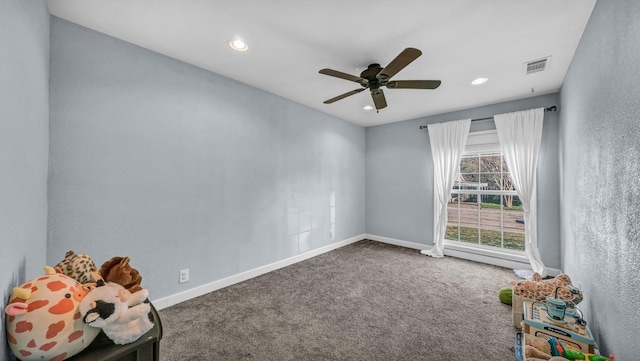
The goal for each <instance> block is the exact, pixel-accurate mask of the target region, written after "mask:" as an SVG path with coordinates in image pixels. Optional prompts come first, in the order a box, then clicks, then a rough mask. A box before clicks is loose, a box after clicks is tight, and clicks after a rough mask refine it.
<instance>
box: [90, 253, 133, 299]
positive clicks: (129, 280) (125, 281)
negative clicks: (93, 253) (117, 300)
mask: <svg viewBox="0 0 640 361" xmlns="http://www.w3.org/2000/svg"><path fill="white" fill-rule="evenodd" d="M129 261H130V259H129V257H113V258H111V259H110V260H108V261H106V262H105V263H104V264H102V267H100V276H102V278H103V279H104V281H105V282H113V283H117V284H119V285H121V286H122V287H124V288H126V289H127V290H128V291H129V292H131V293H134V292H138V291H140V290H141V289H142V286H141V285H140V284H141V283H142V276H140V273H139V272H138V270H136V269H135V268H133V267H131V265H130V264H129Z"/></svg>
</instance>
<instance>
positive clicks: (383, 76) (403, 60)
mask: <svg viewBox="0 0 640 361" xmlns="http://www.w3.org/2000/svg"><path fill="white" fill-rule="evenodd" d="M420 55H422V52H421V51H420V50H418V49H416V48H406V49H404V50H403V51H402V52H401V53H400V54H398V56H396V58H395V59H393V60H392V61H391V62H390V63H389V65H387V66H386V67H385V68H384V69H382V70H380V72H379V73H378V75H377V78H378V79H380V80H389V79H391V77H392V76H394V75H396V74H397V73H398V72H399V71H400V70H402V69H404V67H405V66H407V65H409V64H410V63H411V62H412V61H414V60H416V59H417V58H418V57H419V56H420Z"/></svg>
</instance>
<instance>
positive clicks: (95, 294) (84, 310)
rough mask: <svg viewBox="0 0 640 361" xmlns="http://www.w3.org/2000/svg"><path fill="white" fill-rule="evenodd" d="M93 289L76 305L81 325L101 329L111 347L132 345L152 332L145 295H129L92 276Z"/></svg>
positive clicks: (115, 286)
mask: <svg viewBox="0 0 640 361" xmlns="http://www.w3.org/2000/svg"><path fill="white" fill-rule="evenodd" d="M95 278H96V279H97V286H96V288H95V289H93V290H92V291H91V292H89V294H88V295H87V297H85V298H84V299H83V300H82V302H81V303H80V314H81V316H82V321H83V322H84V323H86V324H88V325H90V326H93V327H98V328H101V329H102V331H104V333H105V335H107V337H109V338H110V339H111V340H112V341H113V342H114V343H115V344H118V345H124V344H128V343H131V342H134V341H136V340H137V339H138V338H140V336H142V335H143V334H145V333H146V332H147V331H149V330H150V329H152V328H153V322H152V320H151V317H152V316H151V315H150V312H151V305H150V304H149V303H144V302H145V300H146V299H147V297H148V296H149V291H147V290H146V289H141V290H139V291H138V292H135V293H131V292H129V291H128V290H127V289H125V288H124V287H123V286H122V285H119V284H117V283H113V282H109V283H105V282H104V281H103V280H102V279H100V278H99V276H98V275H97V274H95Z"/></svg>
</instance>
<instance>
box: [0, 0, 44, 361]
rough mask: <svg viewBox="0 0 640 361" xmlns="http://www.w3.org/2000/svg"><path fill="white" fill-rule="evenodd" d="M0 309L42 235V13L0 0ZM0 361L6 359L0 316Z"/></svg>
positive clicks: (27, 273) (33, 262)
mask: <svg viewBox="0 0 640 361" xmlns="http://www.w3.org/2000/svg"><path fill="white" fill-rule="evenodd" d="M0 49H1V50H0V51H1V52H2V55H1V56H0V249H1V251H0V295H1V296H2V301H0V306H1V308H2V310H4V306H5V304H6V301H7V300H8V298H9V295H10V294H11V289H12V288H13V287H15V286H19V285H20V284H22V283H23V282H25V281H27V280H28V279H31V278H33V277H36V276H39V275H41V274H42V272H43V271H42V267H43V266H44V265H45V254H46V253H45V250H46V237H47V229H46V227H47V162H48V144H49V135H48V134H49V85H48V83H49V13H48V10H47V5H46V3H45V2H44V0H42V1H40V0H37V1H36V0H33V1H22V0H0ZM0 315H1V316H0V321H1V322H0V345H1V346H0V360H8V359H9V357H10V351H8V349H7V348H6V342H5V330H4V317H5V314H4V311H0Z"/></svg>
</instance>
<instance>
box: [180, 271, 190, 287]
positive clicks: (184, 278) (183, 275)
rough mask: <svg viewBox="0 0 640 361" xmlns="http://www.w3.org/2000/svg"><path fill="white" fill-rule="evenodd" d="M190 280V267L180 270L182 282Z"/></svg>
mask: <svg viewBox="0 0 640 361" xmlns="http://www.w3.org/2000/svg"><path fill="white" fill-rule="evenodd" d="M188 281H189V269H188V268H187V269H183V270H180V283H185V282H188Z"/></svg>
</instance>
